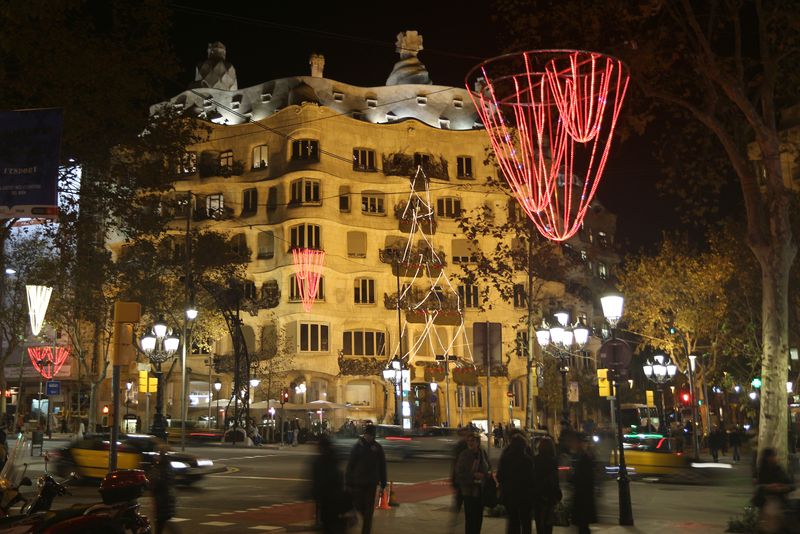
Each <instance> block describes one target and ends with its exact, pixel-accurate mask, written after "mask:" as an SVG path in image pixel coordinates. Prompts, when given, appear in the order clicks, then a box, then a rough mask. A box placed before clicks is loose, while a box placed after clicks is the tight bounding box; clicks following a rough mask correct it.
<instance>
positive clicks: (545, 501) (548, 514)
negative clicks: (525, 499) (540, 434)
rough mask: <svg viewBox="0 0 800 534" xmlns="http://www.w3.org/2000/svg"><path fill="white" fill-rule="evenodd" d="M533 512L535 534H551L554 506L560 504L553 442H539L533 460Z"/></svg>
mask: <svg viewBox="0 0 800 534" xmlns="http://www.w3.org/2000/svg"><path fill="white" fill-rule="evenodd" d="M533 473H534V480H533V512H534V519H535V520H536V534H552V532H553V524H554V522H555V509H556V505H557V504H558V503H559V502H561V487H560V486H559V482H558V461H557V460H556V446H555V445H554V444H553V440H552V439H549V438H546V439H543V440H541V441H540V442H539V447H538V454H537V455H536V456H535V457H534V459H533Z"/></svg>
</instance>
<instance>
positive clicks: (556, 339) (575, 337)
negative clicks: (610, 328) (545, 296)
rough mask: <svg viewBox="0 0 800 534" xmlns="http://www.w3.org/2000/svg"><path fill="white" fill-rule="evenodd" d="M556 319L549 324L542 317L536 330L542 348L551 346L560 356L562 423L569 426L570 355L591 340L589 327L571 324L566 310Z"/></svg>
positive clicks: (556, 314) (556, 355)
mask: <svg viewBox="0 0 800 534" xmlns="http://www.w3.org/2000/svg"><path fill="white" fill-rule="evenodd" d="M554 315H555V318H556V321H555V322H554V323H553V326H549V325H548V324H547V322H546V321H545V320H544V319H542V324H541V326H539V328H538V329H537V330H536V340H537V341H538V342H539V346H540V347H541V348H542V350H543V351H544V350H547V348H548V347H550V348H551V351H552V353H553V355H554V356H555V357H556V358H558V361H559V366H558V370H559V372H560V373H561V424H562V425H563V427H564V428H568V427H569V426H570V424H569V397H568V393H569V389H568V386H567V373H568V372H569V357H570V354H571V352H570V351H571V350H573V349H581V348H583V346H584V345H586V342H587V341H588V340H589V329H588V328H586V326H584V325H583V323H581V322H577V323H576V324H575V325H574V326H569V314H568V313H567V312H565V311H561V312H557V313H555V314H554Z"/></svg>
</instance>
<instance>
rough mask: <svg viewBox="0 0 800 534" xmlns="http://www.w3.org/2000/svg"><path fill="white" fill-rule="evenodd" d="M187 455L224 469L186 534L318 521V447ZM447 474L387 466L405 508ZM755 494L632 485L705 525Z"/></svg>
mask: <svg viewBox="0 0 800 534" xmlns="http://www.w3.org/2000/svg"><path fill="white" fill-rule="evenodd" d="M54 445H55V444H54ZM187 451H188V452H191V453H193V454H197V455H198V456H203V457H207V458H211V459H212V460H214V462H215V463H217V464H221V465H224V466H226V468H227V469H226V471H225V472H223V473H219V474H214V475H210V476H208V477H206V478H205V479H204V480H203V481H201V482H199V483H197V484H196V485H194V486H191V487H179V488H178V490H177V496H178V513H177V519H176V520H177V522H178V523H177V526H178V527H179V528H180V530H181V531H182V532H192V533H195V534H204V533H206V532H229V531H241V530H251V531H254V532H255V531H261V532H269V531H270V527H287V526H289V527H288V528H289V531H292V530H293V531H296V532H299V531H306V529H305V528H304V527H302V526H300V524H302V523H304V522H305V523H306V524H308V523H309V522H310V520H311V518H312V517H313V506H312V505H311V504H310V503H308V495H309V480H308V477H309V464H310V462H311V460H312V458H313V455H314V449H313V447H311V446H302V445H301V446H299V447H296V448H292V447H285V448H283V449H280V450H277V449H267V448H246V449H245V448H230V447H226V448H221V447H213V446H205V447H187ZM495 465H496V461H495ZM43 467H44V466H43V464H41V463H38V464H34V465H32V466H31V468H30V470H29V475H30V476H31V478H34V477H35V476H36V475H37V474H38V473H40V472H41V471H42V469H43ZM449 469H450V462H449V461H448V460H447V459H415V460H411V461H405V462H398V463H394V462H392V463H389V465H388V473H389V479H390V480H392V481H393V482H394V483H395V489H396V491H397V494H398V497H400V502H401V503H402V502H409V503H410V502H415V501H422V500H424V499H430V498H434V497H438V496H441V495H445V494H446V493H447V478H448V476H449ZM34 480H35V478H34ZM71 492H72V496H68V497H64V498H61V499H58V500H57V501H56V506H55V507H66V506H70V505H71V504H74V503H86V502H92V501H99V495H98V493H97V483H96V482H95V483H92V484H89V483H85V484H76V485H73V486H72V487H71ZM750 492H751V488H750V485H749V480H748V476H747V470H746V468H744V467H743V466H739V468H738V469H735V470H731V471H730V473H728V474H726V478H725V479H724V480H720V481H718V483H717V484H715V485H693V486H687V485H677V484H663V483H654V482H652V481H637V482H634V483H632V486H631V494H632V495H633V501H634V515H639V516H641V514H648V516H650V515H655V516H658V515H663V516H664V517H672V518H674V517H675V515H676V514H678V515H680V516H681V517H683V518H685V520H686V521H688V522H691V521H695V520H697V521H700V520H705V521H707V520H708V518H709V517H711V516H714V517H719V523H720V524H723V523H724V522H725V521H726V520H727V518H729V517H732V516H734V515H737V514H738V513H740V511H741V508H742V506H744V505H745V504H746V502H747V499H748V498H749V496H750ZM140 502H141V503H142V505H143V510H144V511H145V512H146V513H148V514H149V513H150V511H151V503H150V499H149V498H148V497H144V498H142V499H141V500H140ZM599 503H600V506H599V508H600V515H601V520H602V521H603V522H606V523H614V522H615V518H616V513H617V485H616V483H615V482H613V481H611V480H609V481H607V482H606V483H604V484H602V490H601V492H600V498H599ZM401 507H402V504H401ZM431 532H433V530H432V531H431Z"/></svg>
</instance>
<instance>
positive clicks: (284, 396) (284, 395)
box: [281, 388, 289, 404]
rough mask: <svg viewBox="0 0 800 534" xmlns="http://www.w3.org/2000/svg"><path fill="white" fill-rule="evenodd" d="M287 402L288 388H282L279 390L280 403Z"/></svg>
mask: <svg viewBox="0 0 800 534" xmlns="http://www.w3.org/2000/svg"><path fill="white" fill-rule="evenodd" d="M287 402H289V390H288V389H286V388H284V389H283V391H281V404H285V403H287Z"/></svg>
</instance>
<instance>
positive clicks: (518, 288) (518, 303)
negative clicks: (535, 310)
mask: <svg viewBox="0 0 800 534" xmlns="http://www.w3.org/2000/svg"><path fill="white" fill-rule="evenodd" d="M526 297H527V295H526V294H525V286H524V285H523V284H514V307H515V308H526V307H527V306H528V299H527V298H526Z"/></svg>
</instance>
